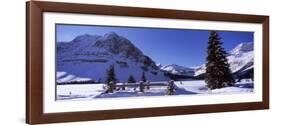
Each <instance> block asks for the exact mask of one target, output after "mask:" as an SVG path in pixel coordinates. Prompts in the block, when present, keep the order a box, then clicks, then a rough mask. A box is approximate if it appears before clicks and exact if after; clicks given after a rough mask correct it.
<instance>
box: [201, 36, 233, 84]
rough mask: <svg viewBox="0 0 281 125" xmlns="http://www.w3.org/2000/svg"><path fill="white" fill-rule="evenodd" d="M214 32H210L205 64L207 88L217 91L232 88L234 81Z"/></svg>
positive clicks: (218, 38)
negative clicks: (227, 87) (226, 87)
mask: <svg viewBox="0 0 281 125" xmlns="http://www.w3.org/2000/svg"><path fill="white" fill-rule="evenodd" d="M220 39H221V38H220V37H219V35H218V33H217V32H216V31H211V33H210V36H209V42H208V50H207V53H208V56H207V64H206V78H205V81H206V83H207V86H208V88H210V89H217V88H222V87H225V86H233V85H234V79H233V77H232V74H231V70H230V69H229V64H228V60H227V58H226V54H227V53H226V51H225V50H224V48H223V47H222V46H221V45H222V42H221V41H220Z"/></svg>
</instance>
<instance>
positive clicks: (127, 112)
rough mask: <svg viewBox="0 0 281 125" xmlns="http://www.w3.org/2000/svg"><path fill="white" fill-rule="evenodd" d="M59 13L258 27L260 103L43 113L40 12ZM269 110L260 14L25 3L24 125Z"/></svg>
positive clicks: (265, 35) (264, 20) (265, 36)
mask: <svg viewBox="0 0 281 125" xmlns="http://www.w3.org/2000/svg"><path fill="white" fill-rule="evenodd" d="M44 12H62V13H80V14H98V15H114V16H129V17H152V18H166V19H189V20H203V21H226V22H242V23H258V24H262V41H263V42H262V44H263V52H262V53H263V55H262V60H263V62H262V63H263V64H262V65H263V68H262V71H263V81H262V102H247V103H231V104H211V105H193V106H174V107H157V108H138V109H118V110H103V111H82V112H66V113H47V114H46V113H44V112H43V65H44V64H43V49H44V46H43V13H44ZM257 109H269V17H268V16H260V15H245V14H227V13H214V12H198V11H181V10H168V9H151V8H135V7H120V6H103V5H90V4H72V3H56V2H39V1H30V2H27V3H26V123H29V124H38V123H55V122H73V121H87V120H104V119H119V118H135V117H151V116H165V115H181V114H196V113H211V112H226V111H242V110H257Z"/></svg>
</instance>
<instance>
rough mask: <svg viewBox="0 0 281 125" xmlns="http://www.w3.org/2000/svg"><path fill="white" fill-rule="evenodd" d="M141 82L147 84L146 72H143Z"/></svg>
mask: <svg viewBox="0 0 281 125" xmlns="http://www.w3.org/2000/svg"><path fill="white" fill-rule="evenodd" d="M141 81H143V82H146V77H145V72H144V71H142V74H141Z"/></svg>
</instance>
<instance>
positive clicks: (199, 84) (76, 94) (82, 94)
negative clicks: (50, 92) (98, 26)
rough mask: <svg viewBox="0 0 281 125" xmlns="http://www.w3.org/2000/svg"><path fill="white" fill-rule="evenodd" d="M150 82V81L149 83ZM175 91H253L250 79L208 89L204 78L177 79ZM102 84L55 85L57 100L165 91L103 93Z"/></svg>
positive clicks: (161, 89) (163, 90)
mask: <svg viewBox="0 0 281 125" xmlns="http://www.w3.org/2000/svg"><path fill="white" fill-rule="evenodd" d="M151 84H152V83H151ZM175 85H176V87H175V88H176V92H175V93H174V95H190V94H234V93H249V92H253V91H254V86H253V82H252V81H251V80H242V81H241V82H237V83H236V85H235V86H232V87H225V88H221V89H215V90H209V89H208V88H207V87H206V83H205V82H204V80H197V81H182V82H180V81H177V82H175ZM103 86H104V84H86V85H57V100H90V99H94V98H112V97H137V96H164V95H166V92H167V87H166V86H155V87H150V89H149V90H148V89H145V90H144V92H140V91H139V88H138V87H137V88H126V89H125V90H122V89H120V90H118V91H114V93H104V89H103Z"/></svg>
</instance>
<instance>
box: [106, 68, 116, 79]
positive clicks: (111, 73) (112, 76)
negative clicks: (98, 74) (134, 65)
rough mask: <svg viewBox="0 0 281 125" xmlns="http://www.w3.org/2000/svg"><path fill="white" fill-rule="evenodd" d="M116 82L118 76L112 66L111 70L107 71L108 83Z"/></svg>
mask: <svg viewBox="0 0 281 125" xmlns="http://www.w3.org/2000/svg"><path fill="white" fill-rule="evenodd" d="M111 81H112V82H114V83H115V82H116V75H115V70H114V65H110V66H109V69H108V70H107V79H106V82H107V83H109V82H111Z"/></svg>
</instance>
